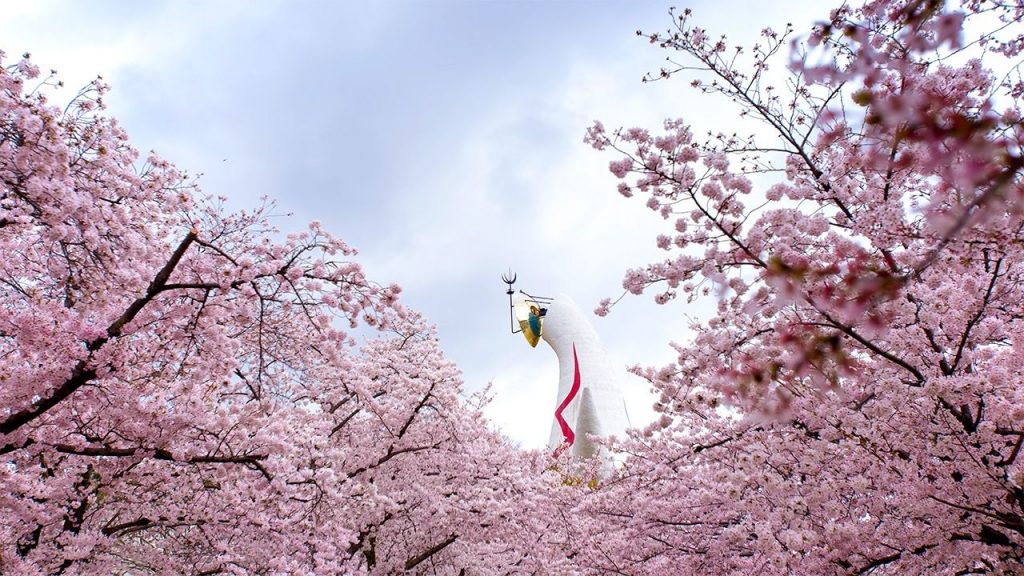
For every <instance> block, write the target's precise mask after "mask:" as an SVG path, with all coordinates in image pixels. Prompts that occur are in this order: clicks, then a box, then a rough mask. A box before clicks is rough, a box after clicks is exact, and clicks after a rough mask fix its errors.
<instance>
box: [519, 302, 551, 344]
mask: <svg viewBox="0 0 1024 576" xmlns="http://www.w3.org/2000/svg"><path fill="white" fill-rule="evenodd" d="M512 309H513V311H514V312H515V317H516V320H517V321H518V322H519V328H520V329H521V330H522V331H523V336H524V337H526V341H527V342H528V343H529V344H530V346H533V347H536V346H537V342H540V336H541V334H542V333H543V331H544V330H543V328H544V317H543V316H542V314H541V310H540V308H539V307H538V306H537V304H536V303H535V302H533V301H532V300H529V299H528V298H526V297H525V296H523V295H521V294H517V295H516V298H515V299H514V300H513V303H512Z"/></svg>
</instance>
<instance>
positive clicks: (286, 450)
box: [0, 55, 566, 575]
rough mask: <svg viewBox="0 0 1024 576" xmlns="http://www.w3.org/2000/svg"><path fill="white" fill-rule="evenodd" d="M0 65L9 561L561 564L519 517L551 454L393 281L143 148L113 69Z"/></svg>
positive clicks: (1, 409) (324, 566)
mask: <svg viewBox="0 0 1024 576" xmlns="http://www.w3.org/2000/svg"><path fill="white" fill-rule="evenodd" d="M0 58H2V55H0ZM0 64H2V65H3V67H0V382H2V386H0V459H2V464H0V483H2V485H3V486H4V490H3V491H2V492H0V573H4V574H24V575H32V574H79V573H81V574H100V573H102V574H197V575H198V574H338V573H358V572H369V573H380V574H394V573H398V572H402V571H407V572H410V573H426V572H429V573H453V574H457V573H465V574H470V573H471V574H492V573H498V574H500V573H508V572H512V571H516V570H521V571H527V572H528V571H535V570H537V569H538V566H543V565H546V564H549V563H552V565H555V564H553V563H554V562H557V561H558V560H557V558H561V561H562V562H565V561H566V560H565V554H564V553H560V555H559V554H558V553H557V552H558V551H559V550H560V549H561V548H562V547H564V546H563V544H564V540H565V538H564V536H563V537H562V539H561V541H559V540H558V539H557V538H554V539H553V538H552V537H551V536H549V535H548V531H546V530H540V529H534V528H533V527H531V525H530V524H529V523H530V522H533V521H534V520H532V519H531V518H533V517H534V516H533V515H530V514H525V515H524V514H521V513H519V511H520V510H527V509H537V507H538V506H543V505H544V504H543V502H541V501H535V500H534V499H532V496H531V495H532V494H535V493H543V490H545V489H546V488H545V486H549V485H557V481H555V480H554V479H552V478H551V476H552V475H551V474H547V475H545V474H543V469H544V467H545V466H547V464H548V462H547V461H546V460H545V459H541V458H539V457H538V455H537V454H527V453H521V452H518V451H516V450H515V449H514V448H513V447H512V446H510V445H509V443H508V442H507V441H506V440H504V439H503V438H501V437H500V436H499V435H497V434H496V433H495V432H493V431H492V430H491V429H490V428H489V426H488V424H487V423H486V422H485V421H484V419H483V417H482V416H481V412H480V409H479V408H480V406H479V403H478V402H477V403H474V402H471V401H468V400H466V399H464V398H463V397H462V396H461V380H460V376H459V373H458V371H457V369H456V368H455V367H454V366H453V365H452V364H451V363H450V362H448V361H447V360H446V359H445V358H444V357H443V355H442V353H441V351H440V348H439V346H438V342H437V337H436V335H435V333H434V331H433V328H432V327H431V326H430V325H429V324H427V323H426V322H425V321H424V320H423V319H421V318H420V317H419V316H418V315H417V314H415V313H413V312H411V311H409V310H407V309H406V308H404V307H403V306H401V305H400V304H399V303H398V302H397V299H396V298H397V295H398V293H399V289H398V287H397V286H383V285H379V284H376V283H374V282H371V281H369V280H368V279H367V278H366V277H365V276H364V274H363V272H362V270H361V268H360V266H359V265H358V264H357V263H355V262H354V261H353V260H352V258H353V257H354V255H355V251H354V250H353V249H352V248H350V247H349V246H347V245H346V244H345V243H344V242H342V241H341V240H339V239H337V238H335V237H333V236H331V235H330V234H329V233H328V232H326V231H325V230H323V229H322V228H321V227H320V225H319V224H317V223H313V224H310V226H309V228H308V230H306V231H304V232H301V233H296V234H290V235H288V236H286V237H281V236H280V235H279V234H277V233H276V231H275V230H274V228H273V226H272V225H271V224H270V217H271V216H272V204H269V203H268V204H266V205H264V206H263V207H261V208H258V209H255V210H252V211H244V212H237V213H229V212H227V211H226V210H225V209H224V207H223V205H222V204H223V202H222V200H217V199H207V198H204V197H203V196H202V195H201V194H199V193H198V191H197V189H196V187H195V184H194V181H193V180H191V179H190V178H189V177H188V176H187V175H186V174H184V173H181V172H179V171H178V170H177V169H176V168H175V167H174V166H172V165H171V164H169V163H168V162H166V161H164V160H162V159H160V158H158V157H156V156H155V155H151V156H149V157H148V158H146V159H145V160H142V161H141V162H140V160H139V157H138V154H137V152H136V151H135V150H134V149H133V148H132V147H131V146H130V145H129V144H128V142H127V139H126V135H125V133H124V132H123V130H122V129H121V128H120V127H119V126H118V124H117V123H116V121H115V120H113V119H112V118H109V117H106V116H104V115H103V112H102V110H103V102H102V96H103V94H104V93H105V92H106V90H107V87H106V86H105V85H104V84H103V83H102V82H100V81H96V82H94V83H93V84H91V85H90V86H88V87H87V88H86V89H84V90H83V91H81V92H80V93H79V94H78V95H77V96H76V97H75V98H73V99H72V101H71V103H70V104H69V105H68V106H67V107H66V108H63V109H62V108H58V107H56V106H54V105H52V104H51V103H50V102H49V101H48V99H47V93H48V92H51V91H52V90H53V89H54V85H55V84H56V81H55V78H54V76H52V75H51V76H49V77H46V78H40V77H39V75H38V70H37V68H36V67H35V65H34V64H32V63H31V61H30V60H29V59H28V57H27V56H26V57H25V58H24V59H22V60H20V61H18V62H15V63H13V64H9V63H7V62H2V63H0ZM359 326H362V328H358V327H359ZM356 329H359V330H362V331H363V332H364V333H366V334H367V336H366V337H365V339H363V341H362V343H361V344H357V340H356V337H355V332H354V330H356ZM478 400H479V399H478ZM549 515H550V514H549V513H544V514H539V513H538V514H537V515H536V517H539V518H543V517H547V516H549ZM563 535H564V532H563ZM548 540H551V542H550V543H549V542H548ZM524 551H529V553H526V552H524ZM545 554H549V555H550V554H555V556H554V557H555V560H550V561H549V559H548V556H545Z"/></svg>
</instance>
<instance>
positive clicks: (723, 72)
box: [575, 0, 1024, 574]
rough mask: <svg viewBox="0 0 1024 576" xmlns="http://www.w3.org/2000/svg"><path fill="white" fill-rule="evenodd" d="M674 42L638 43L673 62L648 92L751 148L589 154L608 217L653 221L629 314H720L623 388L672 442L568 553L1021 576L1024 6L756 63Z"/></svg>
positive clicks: (652, 140) (979, 9) (632, 473)
mask: <svg viewBox="0 0 1024 576" xmlns="http://www.w3.org/2000/svg"><path fill="white" fill-rule="evenodd" d="M672 18H673V25H672V28H671V29H669V30H668V31H667V32H666V33H659V34H646V33H640V35H642V36H644V37H645V38H647V39H648V40H649V41H650V42H651V43H653V44H655V45H657V46H660V47H661V48H663V49H665V50H667V51H668V52H669V54H670V55H669V57H668V64H666V67H665V68H664V69H663V70H661V71H660V73H658V74H654V75H650V76H648V78H647V79H648V80H651V81H661V80H665V81H671V80H674V79H675V78H676V77H678V76H686V78H687V80H689V81H691V82H692V85H693V86H694V87H695V88H696V89H697V90H699V91H701V92H702V93H704V94H707V95H708V96H709V97H712V96H715V95H717V96H724V97H725V98H728V99H729V100H731V101H732V102H733V103H734V104H735V106H736V107H737V108H738V111H739V113H740V115H741V117H743V118H745V119H747V120H748V121H749V122H751V126H752V131H753V134H752V135H751V136H741V135H736V134H731V133H724V134H709V135H708V137H707V138H703V139H702V138H698V137H697V136H696V135H695V134H694V133H693V132H692V131H691V129H690V128H689V127H688V126H687V124H686V123H685V122H684V121H683V120H669V121H666V122H665V124H664V127H663V129H662V130H660V131H656V132H652V131H649V130H646V129H643V128H630V129H619V130H615V131H611V132H609V131H606V129H605V128H604V127H603V126H602V125H601V124H600V123H596V124H594V126H593V127H592V128H591V129H590V130H589V131H588V134H587V137H586V140H587V142H589V143H590V144H591V145H592V146H593V147H595V148H597V149H598V150H606V149H607V150H614V151H615V152H616V154H617V158H616V159H614V160H613V161H611V164H610V169H611V171H612V172H613V173H614V174H615V176H617V177H618V178H619V179H621V183H620V184H619V191H620V192H621V193H622V194H623V195H625V196H640V197H643V198H646V202H647V206H648V207H649V208H651V209H652V210H655V211H658V212H659V213H660V214H661V215H662V216H664V218H665V219H666V230H665V231H664V233H663V234H661V235H659V236H658V238H657V243H658V245H659V246H660V247H661V248H663V249H664V250H665V251H666V252H667V256H666V258H665V259H664V260H663V261H660V262H656V263H652V264H650V265H647V266H644V267H641V268H637V269H635V270H631V271H629V272H628V273H627V275H626V277H625V280H624V282H623V285H624V288H625V290H626V291H627V292H630V293H635V294H640V293H643V292H650V291H655V293H656V296H655V299H656V300H657V301H658V302H659V303H662V304H664V303H667V302H670V301H672V300H675V299H677V298H680V297H684V298H685V299H686V301H687V302H691V303H692V302H695V301H696V299H697V298H699V297H701V296H703V295H708V296H710V297H712V298H715V299H716V300H717V309H716V311H715V312H714V314H713V315H712V317H711V318H710V319H709V320H707V321H706V322H700V323H697V322H694V323H693V325H692V326H691V329H692V330H693V331H694V334H695V336H694V337H693V339H692V342H687V343H682V342H680V343H677V344H673V346H674V347H675V350H676V351H677V353H678V359H677V360H676V361H675V362H674V363H673V364H672V365H669V366H666V367H663V368H660V369H653V368H652V369H637V372H638V373H640V374H641V375H643V376H644V377H645V378H647V379H648V380H649V381H650V383H651V384H652V386H653V388H654V389H655V391H656V393H657V394H658V395H659V399H658V402H657V405H656V408H657V409H658V410H659V411H660V412H661V418H660V420H659V421H658V422H657V423H656V424H654V425H652V426H651V427H649V428H648V429H646V430H644V431H642V432H641V433H637V434H635V435H634V436H633V437H632V438H630V439H629V440H627V441H625V442H623V443H621V444H620V445H619V449H620V450H622V451H623V452H624V453H625V454H626V455H628V458H627V459H626V461H625V464H624V465H623V467H622V469H621V471H620V474H619V475H618V476H617V477H616V478H614V479H612V480H610V481H608V482H606V483H605V484H604V485H603V486H602V487H601V489H599V490H597V491H595V492H594V493H593V494H592V495H590V496H589V497H587V498H584V499H583V501H582V503H581V504H580V505H579V506H578V507H577V508H576V513H578V514H580V515H581V518H585V519H586V522H587V526H588V530H584V531H580V532H579V533H578V534H577V535H576V538H577V541H576V543H575V546H577V547H578V549H579V550H586V549H591V550H593V549H599V550H601V551H602V553H600V554H593V553H592V554H582V553H580V554H578V555H577V556H576V558H578V559H579V560H580V562H581V563H582V566H583V567H584V568H585V569H588V570H592V571H595V572H603V573H624V574H625V573H628V574H680V573H691V574H698V573H708V574H712V573H713V574H724V573H736V574H938V573H942V574H975V573H979V574H980V573H985V574H1010V573H1021V572H1022V571H1024V490H1022V486H1024V467H1022V464H1024V456H1022V455H1021V446H1022V443H1024V234H1022V227H1024V210H1022V207H1024V186H1022V182H1021V169H1022V166H1024V155H1022V142H1024V127H1022V123H1021V118H1022V115H1021V110H1020V97H1021V94H1022V93H1024V83H1022V82H1021V75H1020V68H1019V67H1018V66H1019V65H1018V63H1017V62H1016V60H1015V58H1016V57H1018V56H1019V55H1020V53H1021V50H1022V49H1024V34H1022V32H1024V31H1022V27H1021V20H1022V18H1024V6H1022V5H1021V4H1020V3H1019V2H998V1H995V2H993V1H986V0H966V1H964V2H963V3H962V4H960V5H959V6H947V5H946V3H945V2H942V1H938V0H935V1H932V0H895V1H879V0H875V1H871V2H868V3H867V4H865V5H864V6H862V7H860V8H852V7H850V6H848V5H843V6H842V7H840V8H837V9H835V10H833V11H832V13H831V15H830V17H829V18H828V20H827V21H825V22H824V23H822V24H820V25H819V26H817V27H816V28H815V29H814V30H813V31H811V32H810V33H809V34H807V35H804V36H796V35H795V34H794V31H793V30H792V29H791V28H787V29H786V30H784V31H781V32H777V31H773V30H770V29H766V30H764V32H763V38H762V39H761V41H760V43H759V44H758V45H756V46H754V47H753V49H752V50H750V51H745V50H743V49H740V48H736V47H732V46H729V45H727V44H726V41H725V38H724V37H722V38H715V37H713V36H712V35H711V33H710V32H708V31H706V30H704V29H701V28H700V27H698V26H696V25H694V24H693V22H692V18H691V14H690V11H689V10H684V11H682V12H673V13H672ZM787 56H788V60H787ZM612 305H613V303H612V302H611V300H606V301H604V302H602V303H601V306H600V307H599V308H598V310H597V312H598V314H605V313H607V312H608V311H609V309H610V308H611V306H612ZM581 522H582V521H581Z"/></svg>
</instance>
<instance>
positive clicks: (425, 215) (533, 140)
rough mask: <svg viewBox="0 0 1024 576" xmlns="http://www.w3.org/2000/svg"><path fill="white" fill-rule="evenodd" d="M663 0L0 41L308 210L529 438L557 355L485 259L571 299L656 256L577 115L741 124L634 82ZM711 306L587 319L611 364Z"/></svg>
mask: <svg viewBox="0 0 1024 576" xmlns="http://www.w3.org/2000/svg"><path fill="white" fill-rule="evenodd" d="M675 4H676V5H678V6H679V8H680V9H681V8H682V7H683V6H687V5H688V6H690V7H691V8H693V10H694V12H695V17H696V20H697V22H698V23H699V24H700V25H701V26H702V27H704V28H707V29H708V30H709V31H710V32H711V33H712V34H713V35H717V34H720V33H724V34H727V35H728V37H729V39H730V40H731V41H732V40H734V41H741V40H742V41H743V43H745V44H750V43H752V42H755V41H756V40H757V34H758V32H759V31H760V29H761V28H763V27H766V26H772V27H775V28H777V29H781V28H782V27H783V26H784V25H785V23H786V22H787V21H789V22H793V23H794V24H796V25H797V30H804V29H806V27H807V26H808V25H809V24H810V23H811V22H813V21H815V20H819V19H821V18H824V17H825V16H827V4H825V5H823V3H821V2H815V1H813V0H801V1H798V2H796V1H785V2H783V1H780V0H777V1H775V2H754V1H752V0H716V1H713V2H705V1H700V2H683V1H679V2H676V3H675ZM669 5H670V4H669V3H663V2H625V1H623V2H582V1H579V2H570V1H566V2H539V1H535V2H484V1H479V2H468V1H464V2H454V1H450V2H427V1H417V2H412V1H405V2H379V3H370V2H365V3H348V2H328V1H326V0H321V1H290V2H284V1H281V2H266V1H243V0H239V1H216V2H197V1H187V0H175V1H170V0H168V1H164V2H157V1H145V2H142V1H134V0H122V1H94V2H77V1H73V0H68V1H63V2H59V1H52V0H34V1H33V2H25V1H24V0H0V49H2V50H4V51H5V52H7V54H8V58H9V59H11V58H14V57H16V56H17V55H19V54H21V53H23V52H26V51H28V52H31V53H32V55H33V61H34V62H35V63H36V64H37V65H39V66H40V67H41V68H42V69H44V70H45V69H49V68H55V69H57V70H58V71H59V72H60V76H61V78H62V79H63V80H64V81H65V83H66V85H67V86H68V88H66V89H65V90H66V91H67V92H68V94H67V95H66V96H65V97H70V96H71V95H72V93H73V91H75V90H77V88H78V87H80V86H83V85H84V84H85V83H86V82H88V81H89V80H90V79H91V78H93V77H94V76H95V75H96V74H100V75H102V76H103V77H104V79H105V80H106V81H107V82H108V83H110V84H111V85H112V86H113V91H112V93H111V94H110V96H109V97H108V103H109V109H108V112H109V113H110V114H112V115H113V116H116V117H117V118H118V119H119V120H120V121H121V123H122V125H123V126H124V127H125V128H126V129H127V130H128V132H129V134H130V136H131V141H132V143H133V145H134V146H135V147H136V148H138V149H139V150H141V151H143V152H145V151H148V150H150V149H152V150H156V151H157V152H158V153H159V154H161V155H162V156H163V157H165V158H167V159H168V160H171V161H173V162H174V163H176V164H177V165H178V166H179V167H180V168H182V169H185V170H187V171H189V172H190V173H203V175H204V176H203V178H202V180H201V184H202V187H203V189H204V190H205V191H206V192H207V193H211V194H216V195H225V196H227V197H228V198H229V199H230V204H231V205H232V206H235V207H244V206H248V205H251V204H253V203H254V202H255V201H256V199H258V198H259V197H260V196H262V195H269V196H271V197H273V198H276V199H277V200H278V201H279V205H280V207H281V212H290V213H292V214H293V216H291V217H289V218H282V219H281V220H280V221H279V222H278V224H279V226H280V227H281V228H282V230H284V231H288V230H291V229H301V228H304V226H305V223H306V222H308V221H309V220H312V219H318V220H320V221H322V222H323V223H324V225H325V227H326V228H327V229H329V230H331V231H332V232H334V233H335V234H337V235H339V236H340V237H342V238H344V239H345V240H346V241H347V242H349V243H350V244H352V245H354V246H356V247H357V248H359V250H360V252H361V255H360V258H359V260H360V262H362V263H363V265H364V266H365V267H366V269H367V272H368V274H369V275H370V276H371V277H372V278H373V279H375V280H378V281H380V282H384V283H387V282H392V281H394V282H398V283H399V284H401V285H402V287H403V288H404V290H405V291H404V293H403V300H404V301H405V302H406V303H407V304H409V305H411V306H413V307H414V308H416V309H418V310H420V311H422V312H423V313H425V314H426V315H427V316H428V317H429V318H430V319H431V320H432V321H433V322H435V323H437V324H438V327H439V330H440V334H441V340H442V344H443V347H444V349H445V351H446V353H447V354H448V355H449V357H450V358H452V359H453V360H455V361H456V362H457V363H458V364H459V366H460V367H461V368H462V370H463V372H464V377H465V380H466V389H467V391H469V392H472V391H474V390H478V389H480V388H481V387H483V386H484V385H486V384H487V383H488V382H492V383H493V389H492V392H493V394H494V401H493V403H492V404H491V406H490V407H489V408H488V413H489V415H490V416H491V418H492V419H493V420H494V422H495V423H496V424H497V425H498V426H499V427H500V428H501V429H502V430H503V431H504V432H505V433H506V434H508V435H509V436H510V437H512V438H513V439H515V440H517V441H518V442H520V443H521V444H522V445H523V446H524V447H540V446H542V445H543V444H544V443H545V441H546V438H547V434H548V431H549V429H550V428H549V427H550V418H551V415H552V413H553V410H554V406H555V391H556V389H557V385H558V374H557V362H556V360H555V357H554V354H553V353H552V352H551V350H550V349H549V348H547V347H546V346H545V345H541V346H538V348H537V349H530V348H529V346H528V345H527V344H526V343H525V340H524V339H523V338H522V336H520V335H514V336H513V335H511V334H509V328H508V324H509V320H508V309H507V306H508V301H507V299H506V296H505V293H504V288H505V287H504V285H503V284H502V282H501V280H500V275H501V273H502V272H504V271H505V270H506V269H507V268H508V267H512V268H513V269H514V270H515V271H516V273H517V274H518V275H519V280H520V281H519V283H518V285H517V288H522V289H525V290H527V291H528V292H531V293H536V294H543V295H552V294H556V293H558V292H566V293H568V294H570V295H572V297H573V298H574V299H575V300H576V302H577V303H578V304H579V305H580V306H581V307H582V308H583V309H584V310H588V309H592V308H594V307H595V306H596V305H597V302H598V301H599V300H600V299H601V298H602V297H605V296H612V297H615V296H618V294H619V293H620V292H621V279H622V275H623V272H624V271H625V269H626V268H628V267H635V266H638V265H641V264H643V263H646V262H648V261H653V260H656V259H658V258H659V257H661V255H662V253H661V252H660V251H658V250H657V249H656V248H655V246H654V237H655V236H656V235H657V233H658V232H660V231H661V230H660V228H659V227H661V226H663V224H662V220H661V219H660V217H658V216H657V215H655V214H654V213H652V212H650V211H649V210H647V209H646V208H644V206H643V201H642V200H641V201H638V200H637V199H633V200H627V199H625V198H622V197H621V196H619V195H618V194H617V193H616V192H615V179H614V177H613V176H612V175H611V174H610V173H609V172H608V170H607V162H608V161H609V160H611V159H613V157H612V156H610V155H608V154H602V153H598V152H596V151H593V150H591V149H590V148H589V147H588V146H586V145H584V144H583V143H582V138H583V134H584V131H585V129H586V127H587V126H589V125H590V124H591V122H592V121H593V120H594V119H600V120H602V121H603V122H604V123H605V125H606V126H608V127H609V128H612V127H614V126H618V125H642V126H646V127H650V128H652V129H653V128H657V127H658V126H659V125H660V123H661V121H662V119H664V118H666V117H683V118H684V119H686V120H688V121H690V122H691V123H693V124H694V126H695V128H696V131H697V133H698V134H699V133H701V132H702V131H706V130H709V129H713V130H716V131H717V130H719V129H722V130H729V131H732V128H730V124H731V123H733V122H734V121H735V113H734V112H733V110H732V109H731V108H729V107H728V106H725V105H723V103H721V102H719V101H717V100H709V99H707V98H702V97H700V95H698V94H696V93H695V92H694V91H693V90H691V89H689V87H688V86H687V82H688V80H684V79H682V78H680V79H677V80H674V81H671V82H660V83H655V84H651V85H643V84H641V83H640V81H639V80H640V78H641V76H642V75H643V74H644V73H645V72H647V71H650V70H657V69H658V67H659V66H660V65H661V63H662V59H663V58H664V56H665V55H666V54H665V53H664V52H662V51H661V50H659V49H657V48H655V47H652V46H650V45H649V44H647V43H646V42H645V41H643V40H642V39H639V38H637V37H636V36H635V31H636V29H638V28H640V29H644V30H645V31H647V30H662V29H664V28H665V27H667V26H668V24H669V18H668V16H667V9H668V6H669ZM743 131H744V132H749V129H746V130H743ZM713 306H714V303H713V302H708V303H706V304H704V305H703V309H702V308H701V307H693V306H691V307H689V308H687V307H686V306H685V305H682V304H676V305H669V306H667V307H661V306H657V305H655V304H654V303H653V302H652V301H651V299H650V298H647V297H642V298H636V297H628V298H626V299H625V300H623V302H622V303H620V305H619V306H617V307H616V308H615V309H614V310H613V311H612V313H611V314H610V315H609V316H608V317H606V318H597V317H594V324H595V327H596V329H597V331H598V333H599V334H601V336H602V339H603V340H604V343H605V345H606V347H607V348H608V349H609V351H610V352H611V353H612V355H613V356H614V357H615V358H617V359H619V360H620V361H621V363H623V364H637V363H638V364H644V365H660V364H664V363H667V362H669V361H671V359H672V353H671V350H670V348H669V347H668V345H667V343H668V342H669V340H673V339H675V340H677V341H681V342H685V341H686V340H687V339H688V338H689V334H688V332H687V328H686V327H687V324H688V320H687V316H689V317H705V316H706V315H707V314H708V312H709V311H708V310H707V308H713ZM625 388H626V390H625V392H626V395H627V400H628V402H629V404H630V412H631V415H632V416H633V421H634V424H637V423H638V421H639V423H642V422H643V421H645V420H647V419H650V418H651V415H652V412H651V410H650V408H649V406H650V404H651V402H652V399H651V397H650V396H649V392H648V390H647V386H646V384H645V383H644V382H642V381H640V380H638V379H632V378H631V380H630V381H629V382H627V383H626V387H625Z"/></svg>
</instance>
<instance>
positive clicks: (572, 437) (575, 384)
mask: <svg viewBox="0 0 1024 576" xmlns="http://www.w3.org/2000/svg"><path fill="white" fill-rule="evenodd" d="M572 363H573V375H572V388H570V389H569V394H568V395H566V397H565V399H564V400H562V403H561V404H559V405H558V408H557V409H555V420H557V421H558V427H559V428H561V429H562V437H563V438H565V442H564V443H563V444H562V445H561V446H559V447H558V448H557V449H556V450H555V453H554V454H553V456H554V457H556V458H557V457H558V455H559V454H561V453H562V450H564V449H565V448H566V447H567V446H572V445H573V442H575V441H576V433H575V432H573V430H572V428H571V427H570V426H569V423H568V422H566V421H565V418H564V417H563V416H562V411H563V410H565V408H566V406H568V405H569V403H570V402H572V401H573V399H574V398H576V393H577V392H579V391H580V360H579V358H577V357H576V343H575V342H573V344H572Z"/></svg>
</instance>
